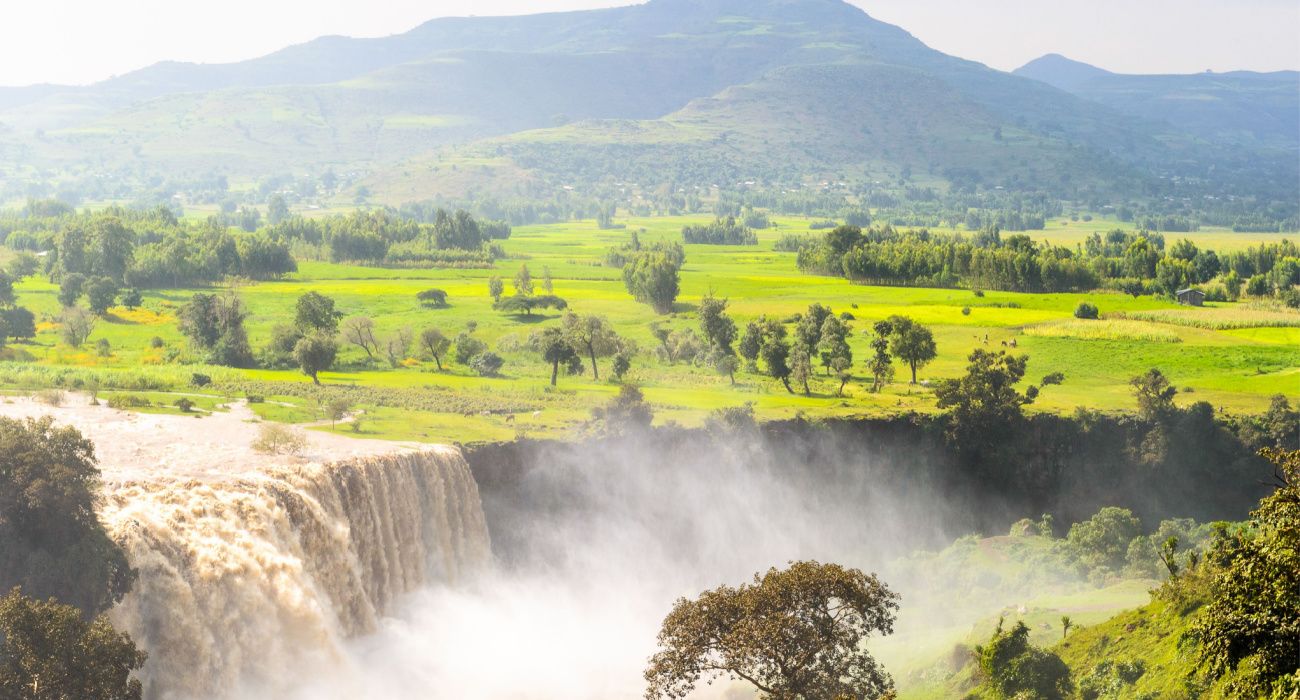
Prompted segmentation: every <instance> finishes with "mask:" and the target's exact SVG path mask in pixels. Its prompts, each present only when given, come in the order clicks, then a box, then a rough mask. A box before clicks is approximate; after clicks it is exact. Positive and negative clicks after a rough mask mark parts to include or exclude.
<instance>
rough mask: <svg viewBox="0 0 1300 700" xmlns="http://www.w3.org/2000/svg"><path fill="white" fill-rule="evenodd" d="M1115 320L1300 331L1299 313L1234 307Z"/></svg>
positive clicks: (1216, 328) (1137, 314) (1159, 311)
mask: <svg viewBox="0 0 1300 700" xmlns="http://www.w3.org/2000/svg"><path fill="white" fill-rule="evenodd" d="M1110 316H1111V317H1114V318H1128V319H1135V320H1140V321H1154V322H1156V323H1169V324H1173V325H1177V326H1189V327H1192V328H1204V329H1207V330H1212V331H1227V330H1236V329H1239V328H1300V312H1296V311H1285V310H1282V309H1281V308H1270V307H1266V306H1233V307H1215V308H1204V309H1157V310H1153V311H1129V312H1127V313H1116V314H1111V315H1110Z"/></svg>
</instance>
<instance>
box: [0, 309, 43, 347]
mask: <svg viewBox="0 0 1300 700" xmlns="http://www.w3.org/2000/svg"><path fill="white" fill-rule="evenodd" d="M35 337H36V315H35V314H33V313H32V312H31V311H30V310H29V309H27V308H25V307H22V306H11V307H9V308H7V309H3V310H0V342H5V341H7V340H8V339H9V338H13V339H14V340H31V339H32V338H35Z"/></svg>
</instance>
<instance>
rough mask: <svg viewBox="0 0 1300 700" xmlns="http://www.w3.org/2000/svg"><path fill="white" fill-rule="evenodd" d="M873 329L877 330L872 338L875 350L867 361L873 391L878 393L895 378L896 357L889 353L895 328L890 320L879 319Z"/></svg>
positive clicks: (872, 346) (872, 347) (872, 345)
mask: <svg viewBox="0 0 1300 700" xmlns="http://www.w3.org/2000/svg"><path fill="white" fill-rule="evenodd" d="M872 330H874V331H875V335H874V336H872V338H871V349H872V350H873V351H874V352H873V354H872V356H871V359H870V360H868V361H867V369H868V370H869V371H870V372H871V378H872V384H871V393H873V394H876V393H879V392H880V390H881V389H882V388H884V386H885V385H886V384H888V383H890V382H892V381H893V380H894V358H893V357H891V356H890V354H889V337H890V336H891V335H893V334H894V328H893V326H891V325H890V324H889V321H879V322H877V323H876V325H875V326H874V327H873V329H872Z"/></svg>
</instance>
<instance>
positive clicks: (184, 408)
mask: <svg viewBox="0 0 1300 700" xmlns="http://www.w3.org/2000/svg"><path fill="white" fill-rule="evenodd" d="M172 405H173V406H175V407H176V408H179V409H180V410H181V413H189V412H191V411H193V410H194V402H193V401H191V400H189V399H187V398H185V397H183V396H182V397H181V398H179V399H176V403H173V404H172Z"/></svg>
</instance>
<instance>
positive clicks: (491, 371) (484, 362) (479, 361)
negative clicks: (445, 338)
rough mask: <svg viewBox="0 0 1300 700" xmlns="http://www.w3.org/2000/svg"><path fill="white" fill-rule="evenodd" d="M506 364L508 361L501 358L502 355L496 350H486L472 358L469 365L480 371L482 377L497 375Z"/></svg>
mask: <svg viewBox="0 0 1300 700" xmlns="http://www.w3.org/2000/svg"><path fill="white" fill-rule="evenodd" d="M505 364H506V361H505V360H503V359H501V356H500V355H498V354H496V353H494V352H485V353H482V354H480V355H477V356H476V357H474V359H472V360H470V363H469V366H470V368H471V369H473V370H474V371H475V372H478V374H479V376H480V377H495V376H497V375H498V374H500V373H501V368H502V367H504V366H505Z"/></svg>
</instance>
